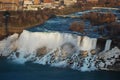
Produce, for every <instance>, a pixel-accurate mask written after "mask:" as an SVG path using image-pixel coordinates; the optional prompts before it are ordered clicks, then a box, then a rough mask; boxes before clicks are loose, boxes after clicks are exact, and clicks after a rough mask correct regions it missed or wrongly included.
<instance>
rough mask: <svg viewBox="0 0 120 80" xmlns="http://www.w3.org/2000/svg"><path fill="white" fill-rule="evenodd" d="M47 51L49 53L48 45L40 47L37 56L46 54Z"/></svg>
mask: <svg viewBox="0 0 120 80" xmlns="http://www.w3.org/2000/svg"><path fill="white" fill-rule="evenodd" d="M46 53H47V48H46V47H42V48H38V49H37V53H36V56H42V55H45V54H46Z"/></svg>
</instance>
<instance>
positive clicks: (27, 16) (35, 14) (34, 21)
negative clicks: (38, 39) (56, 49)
mask: <svg viewBox="0 0 120 80" xmlns="http://www.w3.org/2000/svg"><path fill="white" fill-rule="evenodd" d="M4 13H5V12H0V17H1V18H0V35H1V36H2V35H5V17H4V16H3V15H4ZM9 13H10V17H9V18H8V32H9V34H13V33H21V32H22V31H23V30H24V29H26V28H30V27H33V26H35V25H40V24H42V23H44V22H45V21H46V20H48V19H49V18H50V17H51V16H52V15H53V12H52V10H50V9H44V10H40V11H9Z"/></svg>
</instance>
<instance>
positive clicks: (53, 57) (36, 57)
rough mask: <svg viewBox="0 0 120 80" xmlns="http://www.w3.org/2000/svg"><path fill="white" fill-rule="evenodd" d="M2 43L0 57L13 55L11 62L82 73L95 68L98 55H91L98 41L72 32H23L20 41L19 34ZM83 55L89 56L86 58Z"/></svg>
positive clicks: (107, 43) (107, 44) (108, 43)
mask: <svg viewBox="0 0 120 80" xmlns="http://www.w3.org/2000/svg"><path fill="white" fill-rule="evenodd" d="M2 42H4V44H0V46H1V47H0V54H2V55H4V56H8V55H10V56H9V57H8V59H10V60H12V61H13V62H17V63H21V64H22V63H25V62H28V61H32V62H34V63H39V64H43V65H45V64H49V65H51V66H57V67H66V66H67V67H70V68H72V69H77V70H81V71H86V70H87V71H90V70H94V69H96V67H95V59H96V55H92V54H91V53H90V52H91V50H93V49H96V43H97V39H96V38H90V37H87V36H83V37H82V36H78V35H76V34H69V33H59V32H50V33H48V32H29V31H26V30H24V31H23V33H22V34H21V35H20V37H19V38H18V34H14V35H12V36H10V37H9V38H8V39H7V40H3V41H1V42H0V43H2ZM11 42H12V43H11ZM110 43H111V41H110V40H108V41H107V42H106V47H107V48H106V49H105V50H109V46H110ZM11 46H12V47H11ZM6 49H7V50H8V51H7V52H6ZM82 51H83V53H82ZM84 53H87V56H86V57H84ZM116 53H117V52H116ZM85 55H86V54H85ZM113 56H114V55H113Z"/></svg>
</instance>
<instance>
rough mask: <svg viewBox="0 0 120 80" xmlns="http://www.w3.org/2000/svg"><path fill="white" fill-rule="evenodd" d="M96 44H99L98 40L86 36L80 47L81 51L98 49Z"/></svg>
mask: <svg viewBox="0 0 120 80" xmlns="http://www.w3.org/2000/svg"><path fill="white" fill-rule="evenodd" d="M96 43H97V39H96V38H90V37H87V36H84V37H83V40H82V42H81V45H80V50H83V51H85V50H87V51H88V50H92V49H95V48H96Z"/></svg>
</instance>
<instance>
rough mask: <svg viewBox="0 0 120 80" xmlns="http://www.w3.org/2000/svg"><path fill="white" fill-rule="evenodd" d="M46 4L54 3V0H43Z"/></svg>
mask: <svg viewBox="0 0 120 80" xmlns="http://www.w3.org/2000/svg"><path fill="white" fill-rule="evenodd" d="M43 2H44V3H52V2H53V1H52V0H43Z"/></svg>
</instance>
